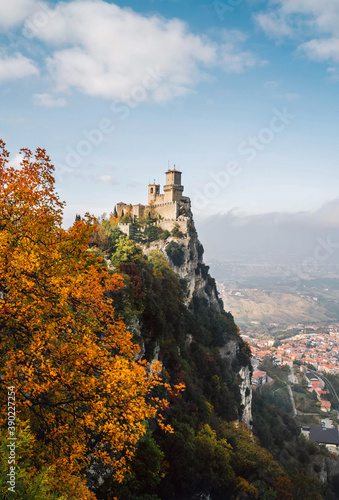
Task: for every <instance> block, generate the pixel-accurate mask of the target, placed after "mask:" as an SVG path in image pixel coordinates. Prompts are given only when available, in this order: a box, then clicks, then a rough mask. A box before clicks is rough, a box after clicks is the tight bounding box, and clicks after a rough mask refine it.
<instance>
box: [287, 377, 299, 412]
mask: <svg viewBox="0 0 339 500" xmlns="http://www.w3.org/2000/svg"><path fill="white" fill-rule="evenodd" d="M286 385H287V390H288V393H289V395H290V399H291V403H292V407H293V417H296V416H297V415H298V412H297V409H296V407H295V402H294V397H293V392H292V389H291V386H290V384H286Z"/></svg>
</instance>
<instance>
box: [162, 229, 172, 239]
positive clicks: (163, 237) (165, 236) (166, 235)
mask: <svg viewBox="0 0 339 500" xmlns="http://www.w3.org/2000/svg"><path fill="white" fill-rule="evenodd" d="M170 235H171V233H170V232H169V231H168V229H165V230H164V231H163V232H162V233H160V239H161V240H167V238H168V237H169V236H170Z"/></svg>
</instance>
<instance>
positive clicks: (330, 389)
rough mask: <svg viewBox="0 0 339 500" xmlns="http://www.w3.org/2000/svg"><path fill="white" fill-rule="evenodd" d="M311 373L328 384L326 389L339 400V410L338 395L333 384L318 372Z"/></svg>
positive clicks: (338, 406) (312, 371) (338, 404)
mask: <svg viewBox="0 0 339 500" xmlns="http://www.w3.org/2000/svg"><path fill="white" fill-rule="evenodd" d="M310 372H311V373H313V374H314V375H316V376H317V377H319V378H320V379H321V380H322V381H323V382H324V383H325V384H326V387H327V388H328V391H329V392H330V393H331V394H332V396H334V397H335V398H336V400H337V408H339V398H338V394H337V393H336V392H335V390H334V387H333V385H332V384H331V382H330V381H329V380H327V378H326V377H324V375H322V374H320V373H319V372H316V371H314V370H310Z"/></svg>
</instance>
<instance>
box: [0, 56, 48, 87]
mask: <svg viewBox="0 0 339 500" xmlns="http://www.w3.org/2000/svg"><path fill="white" fill-rule="evenodd" d="M38 74H39V69H38V68H37V66H36V64H35V62H34V61H32V60H31V59H28V58H27V57H25V56H23V55H22V54H20V53H17V54H15V55H13V56H7V55H5V54H3V55H1V54H0V83H2V82H6V81H10V80H17V79H19V78H24V77H26V76H31V75H38Z"/></svg>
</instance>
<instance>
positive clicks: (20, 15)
mask: <svg viewBox="0 0 339 500" xmlns="http://www.w3.org/2000/svg"><path fill="white" fill-rule="evenodd" d="M42 7H43V3H42V2H38V1H37V0H15V1H12V2H9V1H8V0H0V29H9V28H13V27H15V26H16V25H19V24H20V23H22V22H23V21H24V20H25V19H27V18H28V16H30V15H32V14H34V13H35V12H39V11H41V9H42Z"/></svg>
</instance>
